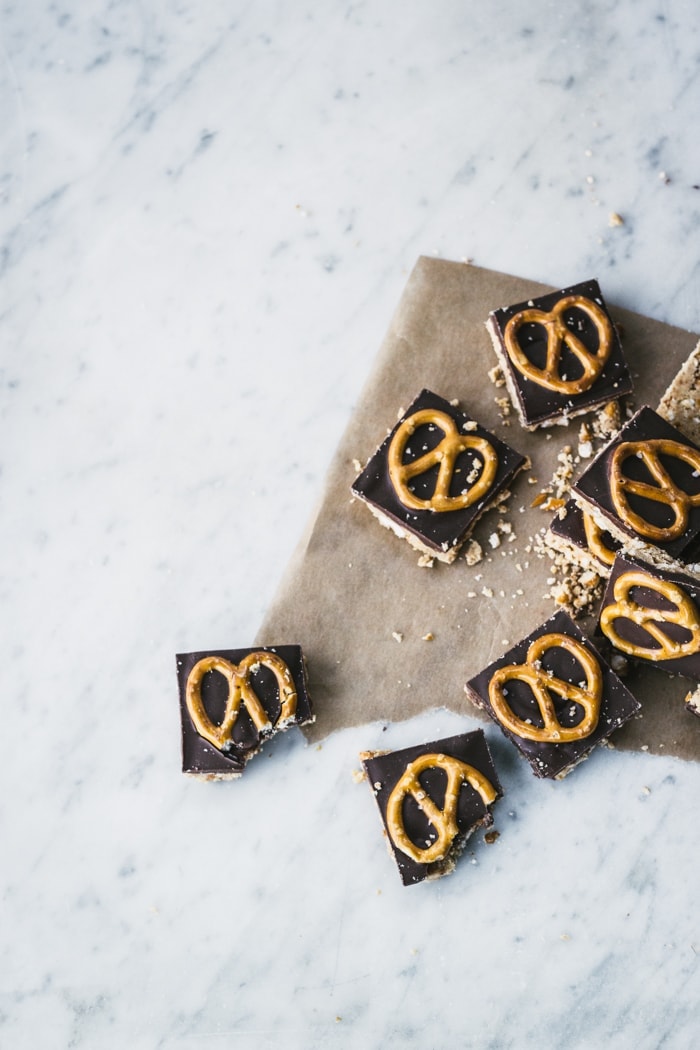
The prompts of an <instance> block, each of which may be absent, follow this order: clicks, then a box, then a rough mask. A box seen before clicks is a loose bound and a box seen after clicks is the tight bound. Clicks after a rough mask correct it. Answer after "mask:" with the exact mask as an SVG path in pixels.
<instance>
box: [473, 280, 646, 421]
mask: <svg viewBox="0 0 700 1050" xmlns="http://www.w3.org/2000/svg"><path fill="white" fill-rule="evenodd" d="M570 295H577V296H581V297H583V298H584V299H588V300H590V301H592V302H593V303H595V304H596V305H597V306H599V307H601V308H602V310H603V311H604V312H605V314H606V315H607V316H608V318H609V320H610V325H611V328H612V339H613V345H612V348H611V351H610V355H609V357H608V359H607V362H606V364H605V366H604V368H603V369H602V371H601V373H600V375H599V376H598V378H597V379H596V380H595V382H594V383H593V384H592V386H590V387H589V388H588V389H587V390H583V391H582V392H581V393H577V394H563V393H558V392H557V391H555V390H550V389H547V388H546V387H544V386H542V385H540V384H539V383H537V382H535V381H533V380H532V379H529V378H528V377H527V376H525V375H523V374H522V373H521V372H520V371H519V369H518V368H516V367H515V366H514V365H513V364H512V362H510V359H509V358H508V352H507V349H506V345H505V341H504V334H503V333H504V331H505V327H506V325H507V323H508V321H509V320H510V319H511V318H512V317H515V316H516V314H520V313H522V312H523V311H524V310H528V309H531V308H533V307H534V308H536V309H538V310H541V311H543V312H545V313H547V312H549V311H550V310H552V308H553V307H554V306H555V305H556V304H557V303H558V302H559V301H560V300H562V299H564V298H565V297H568V296H570ZM490 317H491V322H492V324H493V326H494V327H495V329H496V332H497V334H498V337H499V340H500V342H501V345H502V347H503V354H504V356H505V357H506V358H507V359H508V364H509V368H508V370H509V372H510V375H511V378H512V380H513V382H514V383H515V386H516V389H517V393H518V398H519V402H520V410H521V414H522V416H523V419H524V420H525V422H526V423H527V424H528V425H529V426H534V425H538V424H541V423H543V422H546V421H547V420H551V419H555V418H558V417H560V416H562V415H566V414H568V413H571V412H577V411H580V410H581V409H583V408H593V407H595V406H597V405H601V404H604V403H605V402H607V401H611V400H613V399H615V398H619V397H622V396H623V395H626V394H629V393H631V391H632V379H631V376H630V372H629V369H628V367H627V363H626V361H625V358H624V354H623V350H622V345H621V343H620V339H619V336H618V333H617V330H616V328H615V325H614V323H613V321H612V319H611V318H610V315H609V313H608V310H607V307H606V305H605V302H604V300H603V296H602V294H601V291H600V286H599V285H598V282H597V281H596V280H590V281H583V282H581V283H580V284H575V285H571V286H570V287H568V288H562V289H561V290H560V291H557V292H550V293H548V294H547V295H543V296H539V297H538V298H537V299H531V300H528V301H526V302H522V303H516V304H515V305H513V306H508V307H504V308H502V309H499V310H494V311H493V312H492V313H491V315H490ZM564 321H565V324H566V326H567V327H568V328H570V329H571V331H572V333H573V334H575V335H576V337H577V338H578V339H579V340H580V341H581V343H583V345H584V346H585V347H586V349H587V350H588V351H589V352H590V353H591V354H592V355H596V353H597V352H598V350H599V348H600V345H599V336H598V332H597V330H596V328H595V325H594V324H593V323H592V321H591V319H590V318H589V317H588V315H587V314H586V313H584V312H583V311H582V310H580V309H577V308H576V307H575V306H574V307H571V308H569V309H567V310H566V311H565V314H564ZM517 338H518V343H519V344H520V346H521V349H522V350H523V352H524V353H525V355H526V356H527V358H528V360H529V361H531V363H532V364H533V365H534V366H535V367H536V368H543V367H544V366H545V363H546V358H547V339H546V332H545V329H544V327H543V326H542V325H541V324H534V323H529V322H528V323H526V324H524V325H522V326H521V328H520V329H519V331H518V335H517ZM559 371H560V373H561V374H562V375H565V376H566V378H567V379H571V380H575V379H578V378H579V377H580V375H581V371H582V369H581V365H580V363H579V361H578V360H577V358H576V357H575V356H574V354H573V353H572V352H571V351H570V350H569V349H567V348H566V346H565V347H564V349H563V352H562V356H561V363H560V369H559Z"/></svg>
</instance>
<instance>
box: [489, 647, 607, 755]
mask: <svg viewBox="0 0 700 1050" xmlns="http://www.w3.org/2000/svg"><path fill="white" fill-rule="evenodd" d="M557 647H559V648H562V649H566V651H567V652H569V653H571V655H572V656H574V657H575V658H576V660H577V661H578V662H579V663H580V665H581V667H582V668H583V671H584V674H585V676H586V686H585V688H582V687H581V686H579V685H575V684H574V683H573V682H567V681H566V680H565V679H563V678H556V677H555V676H554V675H552V674H548V673H547V672H546V671H543V670H542V668H541V667H540V661H541V659H542V656H543V655H544V654H545V653H546V652H547V651H548V650H549V649H554V648H557ZM512 679H518V680H519V681H521V682H525V683H526V684H527V685H528V686H529V687H530V689H531V690H532V693H533V696H534V698H535V700H536V702H537V706H538V707H539V710H540V714H541V716H542V721H543V722H544V725H543V726H542V727H540V726H536V725H532V724H531V723H530V722H525V721H523V719H521V718H518V716H517V715H516V714H515V712H514V711H513V709H512V708H511V706H510V704H509V703H508V700H507V699H506V696H505V690H504V689H503V686H504V685H505V683H506V682H509V681H511V680H512ZM550 693H556V694H557V696H561V697H562V698H563V699H565V700H573V701H574V702H575V703H577V704H580V705H581V707H582V708H583V711H584V715H583V718H582V719H581V721H580V722H578V723H577V725H575V726H563V725H562V724H561V722H560V721H559V719H558V718H557V714H556V711H555V709H554V702H553V700H552V698H551V696H550ZM602 693H603V675H602V672H601V669H600V664H599V663H598V660H597V659H596V657H595V656H594V655H593V653H592V652H591V651H590V649H588V648H587V647H586V646H585V645H582V644H581V642H579V641H577V640H576V639H575V638H570V637H569V635H567V634H558V633H554V634H543V635H541V636H540V637H539V638H536V639H535V641H534V642H533V643H532V644H531V645H530V648H529V649H528V651H527V657H526V659H525V663H524V664H508V665H507V666H506V667H501V668H500V669H499V670H498V671H496V672H495V674H494V675H493V677H492V678H491V681H490V682H489V700H490V701H491V707H492V708H493V710H494V713H495V715H496V717H497V719H498V721H499V722H500V723H501V725H503V726H504V727H505V728H506V729H508V730H510V732H511V733H514V734H515V735H516V736H519V737H523V738H524V739H526V740H535V741H537V742H538V743H541V744H544V743H547V744H567V743H570V742H571V741H574V740H583V739H585V737H587V736H590V734H591V733H592V732H593V730H594V729H595V727H596V726H597V724H598V715H599V712H600V700H601V696H602Z"/></svg>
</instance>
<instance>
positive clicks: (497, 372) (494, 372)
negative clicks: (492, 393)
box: [487, 365, 506, 386]
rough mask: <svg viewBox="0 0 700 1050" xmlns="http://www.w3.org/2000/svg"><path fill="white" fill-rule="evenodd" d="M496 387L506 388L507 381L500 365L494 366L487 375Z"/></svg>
mask: <svg viewBox="0 0 700 1050" xmlns="http://www.w3.org/2000/svg"><path fill="white" fill-rule="evenodd" d="M487 375H488V377H489V379H490V380H491V382H492V383H493V385H494V386H505V385H506V380H505V376H504V375H503V371H502V369H501V366H500V365H494V366H493V368H490V369H489V371H488V373H487Z"/></svg>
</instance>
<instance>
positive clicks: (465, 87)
mask: <svg viewBox="0 0 700 1050" xmlns="http://www.w3.org/2000/svg"><path fill="white" fill-rule="evenodd" d="M0 42H1V45H2V50H1V53H0V76H1V78H2V92H1V93H0V104H1V106H2V120H0V141H1V143H2V166H1V168H0V172H1V176H0V222H1V223H2V229H1V246H2V249H1V253H0V266H1V272H2V283H1V285H0V303H1V307H0V333H1V339H2V341H1V345H2V354H1V357H0V410H1V417H2V441H1V445H0V447H1V450H2V451H1V454H0V464H1V473H0V494H1V498H2V521H3V530H4V542H3V543H2V549H1V554H0V557H1V558H2V569H1V575H0V579H1V588H2V598H3V604H2V610H3V615H2V628H3V630H2V637H3V650H4V654H5V659H4V661H3V690H2V694H3V711H4V723H3V740H4V749H3V750H4V761H3V765H2V778H3V784H4V790H3V792H2V801H0V832H1V837H0V842H1V843H2V848H1V851H0V857H1V861H0V872H1V878H2V939H1V941H0V1045H1V1046H3V1047H11V1048H13V1050H24V1048H32V1050H35V1048H37V1047H41V1048H44V1047H48V1048H54V1047H57V1048H64V1047H76V1048H91V1050H92V1048H103V1047H104V1048H107V1047H109V1048H112V1047H115V1048H116V1047H119V1048H122V1047H124V1046H129V1047H130V1048H132V1050H152V1048H164V1050H199V1048H200V1047H205V1046H206V1047H215V1048H219V1047H222V1048H223V1047H232V1048H236V1050H239V1048H244V1050H248V1048H251V1050H252V1048H256V1050H258V1048H262V1050H267V1048H270V1050H277V1048H283V1050H296V1048H299V1050H314V1048H321V1047H323V1048H325V1047H339V1048H345V1047H346V1048H355V1047H358V1048H359V1047H363V1048H364V1047H368V1046H369V1047H381V1048H383V1050H393V1048H407V1047H421V1048H425V1047H435V1048H438V1047H444V1046H463V1047H478V1048H487V1047H491V1048H494V1050H505V1048H522V1047H538V1048H540V1050H548V1048H552V1050H559V1048H561V1047H566V1048H567V1050H587V1048H594V1047H596V1048H597V1047H600V1046H607V1047H612V1048H614V1050H617V1048H627V1047H635V1048H637V1050H655V1048H658V1047H662V1046H663V1047H664V1048H673V1050H676V1048H678V1050H685V1048H688V1047H691V1046H693V1045H696V1043H697V1023H698V1022H697V1018H698V1012H697V1002H698V994H699V992H700V976H699V973H700V969H699V967H700V960H699V955H700V923H699V921H698V912H697V891H696V886H697V855H698V854H697V849H698V834H697V805H696V802H697V797H698V793H699V792H700V768H699V767H698V766H697V765H687V764H684V763H682V762H680V761H676V760H671V759H664V758H651V757H650V756H645V755H629V754H627V755H620V754H615V753H613V752H610V751H601V752H600V753H598V754H596V755H595V756H594V757H593V758H591V759H590V760H589V761H588V762H587V763H585V764H584V765H583V766H582V767H580V768H579V769H578V770H576V771H575V773H574V774H572V776H571V777H570V778H569V780H567V781H565V782H563V783H562V784H554V785H553V784H549V783H539V782H536V781H535V780H534V778H533V777H532V776H531V774H530V773H529V770H528V769H527V768H526V767H525V763H524V762H522V761H521V760H520V759H519V758H518V757H517V756H516V755H515V754H514V753H512V752H511V751H510V750H509V749H508V748H507V746H506V745H505V742H502V741H501V740H500V739H499V737H498V735H496V736H494V734H492V733H491V734H489V739H490V740H491V742H492V744H493V747H494V753H495V757H496V761H497V764H498V768H499V771H500V774H501V776H502V780H503V784H504V787H505V790H506V796H505V798H504V800H503V801H502V802H501V803H499V805H498V808H497V810H496V827H497V828H498V830H499V831H500V832H501V835H500V838H499V839H498V841H497V842H496V843H495V844H493V845H491V846H487V845H486V844H485V843H484V842H483V837H481V836H477V838H475V839H474V840H473V844H472V846H471V847H470V849H469V850H468V851H467V853H466V855H465V856H464V858H463V860H462V863H461V864H460V866H459V867H458V869H457V871H456V873H455V874H454V875H452V876H451V877H450V878H448V879H444V880H442V881H441V882H437V883H433V884H430V885H425V886H421V887H413V888H409V889H405V888H403V887H402V886H401V884H400V882H399V880H398V877H397V875H396V872H395V870H394V868H393V865H392V862H391V860H390V859H389V857H388V855H387V853H386V850H385V846H384V843H383V841H382V837H381V833H380V827H379V820H378V816H377V814H376V812H375V809H374V803H373V801H372V798H371V795H370V793H369V791H368V790H367V787H366V785H362V784H355V783H354V782H353V779H352V771H353V769H355V768H357V765H358V761H357V753H358V751H359V750H360V749H362V748H371V747H376V746H398V745H403V744H409V743H413V742H418V741H420V740H422V739H429V738H430V737H433V738H434V737H435V736H436V735H438V734H439V733H440V734H442V735H447V734H448V733H449V732H453V731H456V730H457V729H459V728H460V727H462V726H464V725H465V720H464V719H458V718H456V717H455V716H451V715H449V716H448V715H447V714H445V713H444V712H440V711H435V712H433V713H431V714H427V715H424V716H421V717H420V718H419V719H417V720H416V721H414V722H409V723H405V724H402V725H395V726H383V725H371V726H367V727H364V728H361V729H357V730H352V731H347V732H344V733H341V734H338V735H336V736H334V737H331V738H329V739H327V740H326V741H325V742H324V743H323V744H322V746H321V747H320V748H317V747H315V746H313V747H306V746H305V744H304V740H303V737H302V736H301V735H300V734H299V733H290V734H288V735H286V736H284V737H282V738H280V739H278V740H277V741H275V742H273V743H272V744H270V746H269V747H268V748H267V749H266V751H265V752H264V753H263V755H262V756H261V757H260V758H258V759H256V760H255V762H254V763H253V764H252V765H251V766H250V768H249V770H248V771H247V773H246V775H245V778H244V779H243V780H242V781H240V782H238V783H230V784H221V785H207V784H199V783H194V782H191V781H189V780H187V779H185V778H184V777H183V776H182V775H181V773H180V771H179V763H180V756H179V725H178V711H177V694H176V682H175V671H174V653H175V652H178V651H187V650H192V649H202V648H216V647H229V646H231V647H233V646H239V645H245V644H246V643H247V641H248V640H249V639H251V638H252V636H253V634H254V632H255V630H256V628H257V626H258V624H259V622H260V620H261V617H262V615H263V612H264V610H265V609H266V607H267V604H268V603H269V601H270V599H271V597H272V595H273V594H274V591H275V588H276V586H277V583H278V580H279V578H280V575H281V573H282V572H283V570H284V567H285V565H286V563H287V561H288V559H289V556H290V554H291V552H292V550H293V548H294V546H295V544H296V542H297V540H298V538H299V536H300V534H301V532H302V529H303V527H304V524H305V522H306V520H307V519H308V517H309V515H310V513H311V512H312V509H313V506H314V503H315V500H316V499H317V498H318V495H319V493H320V491H321V486H322V480H323V475H324V470H325V467H326V464H327V463H328V460H329V458H330V456H331V454H332V450H333V448H334V446H335V444H336V442H337V440H338V437H339V435H340V433H341V432H342V430H343V428H344V426H345V424H346V422H347V419H348V418H349V416H350V413H351V412H352V409H353V406H354V404H355V402H356V399H357V397H358V394H359V391H360V389H361V387H362V384H363V381H364V379H365V376H366V374H367V372H368V370H369V367H370V365H371V362H372V359H373V357H374V354H375V353H376V350H377V347H378V346H379V343H380V341H381V339H382V337H383V334H384V331H385V329H386V326H387V324H388V321H389V318H390V316H391V313H392V311H393V309H394V306H395V304H396V302H397V301H398V298H399V295H400V293H401V290H402V288H403V285H404V283H405V280H406V277H407V274H408V273H409V271H410V269H411V267H412V266H413V264H414V262H415V260H416V258H417V257H418V256H419V255H420V254H428V255H429V254H433V253H434V254H436V255H439V256H442V257H445V258H450V259H456V260H460V259H473V260H474V261H475V262H477V263H478V264H480V265H483V266H488V267H492V268H494V269H502V270H505V271H507V272H511V273H516V274H520V275H522V276H529V277H532V278H533V279H536V280H542V281H547V282H549V283H552V284H558V285H564V284H567V283H571V282H573V281H574V280H579V279H582V278H585V277H588V276H591V275H597V276H598V278H599V279H600V281H601V284H602V285H603V287H604V290H605V295H606V297H607V298H608V299H609V300H610V301H611V302H613V303H617V304H618V305H620V306H624V307H628V308H630V309H633V310H637V311H639V312H642V313H647V314H650V315H651V316H653V317H656V318H658V319H660V320H664V321H669V322H672V323H673V324H676V325H679V326H682V327H686V328H688V329H691V330H695V331H698V330H700V305H699V303H700V296H699V295H698V283H699V276H700V270H699V266H698V258H697V237H698V228H699V226H700V189H699V188H698V183H700V148H699V147H698V138H697V114H698V104H699V103H700V90H699V87H698V84H699V78H698V73H699V71H700V27H699V25H698V20H697V11H696V6H695V5H694V4H691V3H690V2H689V0H688V2H680V0H677V2H674V0H637V2H633V0H615V2H613V0H607V2H606V0H596V2H586V3H583V2H582V0H574V2H572V3H570V4H566V5H564V4H555V3H553V2H552V3H545V2H541V3H534V4H529V5H523V4H517V3H515V2H514V0H511V2H510V3H508V2H506V3H502V4H483V3H476V2H471V0H468V2H459V3H458V2H456V0H452V2H450V0H446V2H444V3H441V4H438V5H435V4H433V5H428V4H424V3H419V2H418V0H403V2H401V3H399V2H397V0H387V2H385V3H381V4H379V3H371V2H370V3H361V4H356V5H350V4H324V5H318V4H317V5H311V4H303V3H298V4H288V5H282V4H274V3H269V2H267V0H262V2H261V3H258V4H251V3H240V2H238V3H236V2H234V3H228V4H227V3H224V2H219V0H209V2H207V3H204V4H195V3H193V2H191V0H178V2H175V0H172V2H171V0H169V2H167V3H166V2H164V0H155V2H154V3H150V4H146V3H124V2H122V3H111V2H110V3H107V2H105V0H86V2H85V3H81V4H80V5H78V4H70V3H57V4H48V3H39V2H38V0H27V2H25V3H22V4H19V3H16V2H14V3H13V2H9V3H6V4H5V5H3V8H2V13H0ZM612 213H617V214H619V216H621V218H622V220H623V222H622V224H621V225H611V219H610V216H611V214H612ZM320 584H321V585H322V581H320ZM692 728H695V727H694V726H693V727H692Z"/></svg>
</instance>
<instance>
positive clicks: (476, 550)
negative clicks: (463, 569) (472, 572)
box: [464, 539, 484, 565]
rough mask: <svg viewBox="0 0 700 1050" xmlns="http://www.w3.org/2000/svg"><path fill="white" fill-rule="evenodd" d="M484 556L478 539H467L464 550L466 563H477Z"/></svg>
mask: <svg viewBox="0 0 700 1050" xmlns="http://www.w3.org/2000/svg"><path fill="white" fill-rule="evenodd" d="M483 556H484V552H483V550H482V549H481V544H480V543H479V542H478V540H474V539H472V540H469V543H468V544H467V548H466V550H465V552H464V560H465V561H466V563H467V565H478V564H479V562H480V561H481V559H482V558H483Z"/></svg>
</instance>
